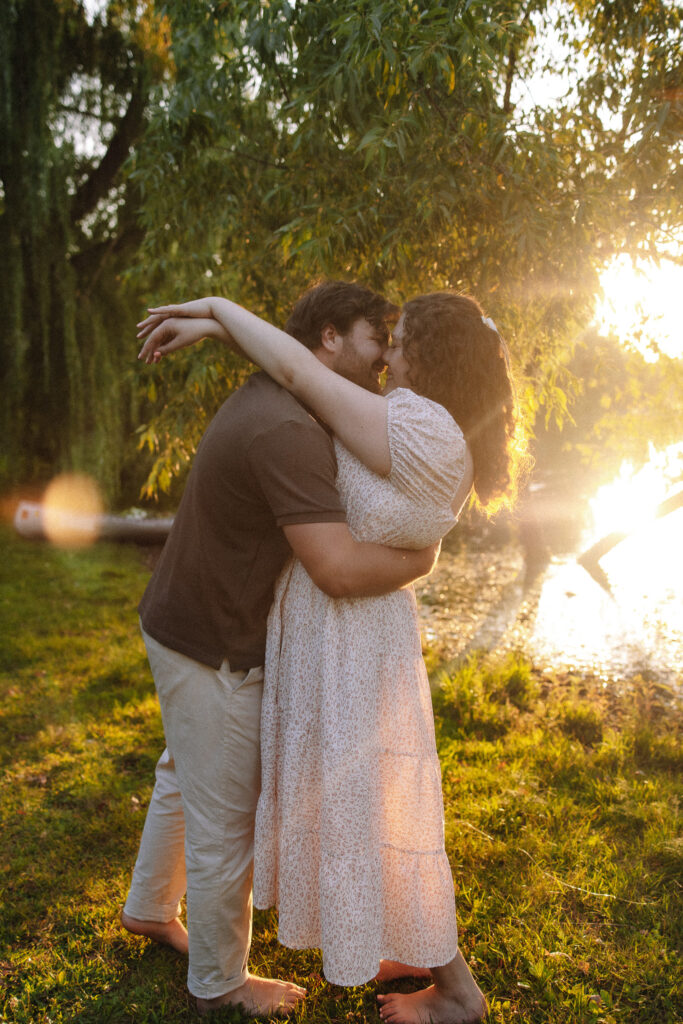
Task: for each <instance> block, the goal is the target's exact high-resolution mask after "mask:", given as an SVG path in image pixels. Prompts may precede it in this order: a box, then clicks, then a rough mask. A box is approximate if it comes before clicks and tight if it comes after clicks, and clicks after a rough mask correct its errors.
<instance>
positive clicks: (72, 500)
mask: <svg viewBox="0 0 683 1024" xmlns="http://www.w3.org/2000/svg"><path fill="white" fill-rule="evenodd" d="M42 512H43V529H44V531H45V535H46V536H47V538H48V540H50V541H51V542H52V543H53V544H57V545H58V546H59V547H63V548H82V547H87V546H88V545H89V544H92V543H93V542H94V541H95V540H96V539H97V535H98V533H99V528H100V520H101V517H102V512H103V503H102V498H101V496H100V491H99V488H98V486H97V484H96V483H95V481H94V480H92V479H91V478H90V477H88V476H84V475H82V474H78V473H64V474H62V475H61V476H58V477H55V479H54V480H53V481H52V483H51V484H50V485H49V486H48V488H47V490H46V491H45V496H44V498H43V509H42Z"/></svg>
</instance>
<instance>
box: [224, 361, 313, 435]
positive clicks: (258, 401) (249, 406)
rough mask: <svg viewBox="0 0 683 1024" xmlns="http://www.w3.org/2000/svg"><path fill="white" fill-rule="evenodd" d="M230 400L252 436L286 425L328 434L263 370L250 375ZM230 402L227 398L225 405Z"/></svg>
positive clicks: (307, 411) (303, 407) (236, 413)
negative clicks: (232, 400) (295, 425)
mask: <svg viewBox="0 0 683 1024" xmlns="http://www.w3.org/2000/svg"><path fill="white" fill-rule="evenodd" d="M232 398H234V399H235V401H234V402H233V410H232V412H233V413H234V415H236V416H238V417H240V418H241V419H242V420H243V421H244V422H245V424H248V425H249V427H250V433H253V434H254V436H256V435H261V434H265V433H268V432H269V431H271V430H277V429H278V428H280V427H284V426H285V425H286V424H297V425H298V426H299V427H302V428H304V429H305V430H310V432H311V433H313V434H318V433H322V434H324V435H326V433H327V432H326V431H325V429H324V428H323V427H322V426H321V425H320V423H318V421H317V420H316V419H315V417H314V416H312V415H311V413H310V412H309V410H308V409H306V407H305V406H303V405H302V404H301V403H300V402H299V401H298V400H297V399H296V398H295V397H294V395H292V394H290V393H289V391H286V390H285V388H283V387H281V386H280V385H279V384H278V383H277V382H276V381H274V380H273V378H272V377H269V376H268V374H267V373H264V372H263V371H260V372H259V373H254V374H252V376H251V377H250V378H249V380H248V381H247V382H246V383H245V384H243V385H242V387H241V388H239V389H238V390H237V391H236V392H235V393H234V395H233V396H231V399H232ZM231 399H228V402H227V403H226V406H227V405H228V404H229V403H230V402H231Z"/></svg>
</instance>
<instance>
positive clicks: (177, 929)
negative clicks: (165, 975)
mask: <svg viewBox="0 0 683 1024" xmlns="http://www.w3.org/2000/svg"><path fill="white" fill-rule="evenodd" d="M121 924H122V925H123V927H124V928H125V929H126V931H129V932H131V933H132V934H133V935H144V936H146V937H147V938H148V939H154V941H155V942H163V943H165V945H167V946H172V948H173V949H176V950H177V951H178V952H179V953H184V954H185V956H187V948H188V947H187V930H186V928H185V925H184V924H183V922H182V921H181V920H180V918H179V917H174V918H173V920H172V921H166V922H164V921H139V920H138V919H137V918H136V917H131V916H130V914H127V913H126V912H125V910H122V911H121Z"/></svg>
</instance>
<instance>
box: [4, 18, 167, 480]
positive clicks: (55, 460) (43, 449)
mask: <svg viewBox="0 0 683 1024" xmlns="http://www.w3.org/2000/svg"><path fill="white" fill-rule="evenodd" d="M165 54H166V45H165V40H164V37H163V26H162V25H161V24H160V23H159V21H158V18H155V16H154V14H153V11H152V6H151V4H150V3H136V2H133V0H129V2H125V0H120V2H111V3H109V4H108V5H107V8H106V11H105V13H104V14H103V15H100V16H99V17H97V18H95V19H94V20H90V19H89V18H88V16H87V15H86V11H85V8H84V5H83V4H82V3H77V2H75V0H6V2H5V3H3V4H2V6H1V7H0V68H1V71H0V81H1V83H2V91H1V94H0V109H1V111H2V133H1V136H0V180H1V182H2V197H1V205H0V260H1V262H2V267H3V273H2V277H1V278H0V289H1V299H0V301H1V306H2V311H3V325H2V332H1V334H0V377H1V380H2V395H3V401H2V411H1V413H0V431H1V433H2V452H3V455H2V461H1V463H0V479H2V481H3V482H4V483H7V482H14V483H16V482H26V481H27V480H41V479H44V478H45V477H46V476H48V475H50V474H52V473H54V472H55V471H57V470H58V469H64V468H78V469H81V470H85V471H89V472H91V473H93V474H94V475H95V476H96V477H97V478H98V479H99V480H100V482H101V483H102V485H103V486H104V487H105V488H106V489H107V490H108V491H110V492H115V491H116V489H117V487H118V483H119V473H120V466H121V453H122V450H123V445H124V444H125V438H126V437H127V436H128V434H129V433H130V403H131V397H132V388H131V386H130V384H129V383H127V382H126V374H125V369H124V368H125V366H126V364H128V365H130V355H131V352H130V348H129V351H128V352H126V349H125V347H124V346H123V344H122V335H125V333H126V332H128V333H131V328H132V325H133V324H134V322H135V313H136V312H138V308H139V307H138V305H137V303H133V301H132V300H133V295H132V293H131V289H130V288H129V287H128V286H127V285H126V284H125V283H124V282H123V280H122V274H123V272H124V271H125V269H126V268H127V267H128V266H129V264H130V263H131V261H132V260H133V259H134V257H135V253H136V250H137V247H138V246H139V244H140V242H141V240H142V235H143V232H142V230H141V228H140V226H139V224H138V221H137V210H138V205H139V196H138V194H137V190H136V189H135V187H134V186H132V185H131V183H130V182H129V181H126V179H125V177H124V176H123V174H122V168H123V166H124V164H125V161H126V160H127V159H128V156H129V153H130V151H131V147H132V146H133V145H134V144H135V143H136V142H137V141H138V140H139V139H140V137H141V135H142V133H143V131H144V128H145V108H146V106H147V103H148V100H149V95H150V89H151V87H152V85H153V84H154V82H155V81H159V80H160V78H161V77H162V76H163V74H164V69H165V66H166V63H167V60H166V56H165Z"/></svg>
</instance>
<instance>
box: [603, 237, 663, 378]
mask: <svg viewBox="0 0 683 1024" xmlns="http://www.w3.org/2000/svg"><path fill="white" fill-rule="evenodd" d="M600 284H601V286H602V290H603V298H602V301H601V302H600V303H599V304H598V306H597V308H596V314H595V315H596V319H595V323H596V326H597V328H598V330H599V331H600V333H601V334H613V335H616V337H617V338H618V339H619V340H620V341H621V342H622V343H624V344H628V345H632V346H633V347H635V348H637V349H638V350H639V351H640V352H642V354H643V356H644V357H645V359H647V360H648V361H653V360H655V359H656V358H657V354H656V349H659V350H660V351H661V352H662V353H664V355H668V356H672V357H678V358H683V318H682V317H681V294H682V293H683V267H680V266H678V265H677V264H676V263H674V262H673V261H672V260H662V262H661V264H660V265H659V266H657V265H656V264H655V263H653V262H652V261H651V260H641V261H639V262H637V263H636V264H634V263H633V261H632V260H630V259H629V258H628V257H627V256H620V257H619V258H618V259H616V260H615V261H614V262H613V263H612V264H611V265H610V266H609V267H608V268H607V269H606V270H604V271H603V272H602V274H601V276H600ZM652 343H654V346H655V348H653V345H652Z"/></svg>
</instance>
